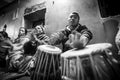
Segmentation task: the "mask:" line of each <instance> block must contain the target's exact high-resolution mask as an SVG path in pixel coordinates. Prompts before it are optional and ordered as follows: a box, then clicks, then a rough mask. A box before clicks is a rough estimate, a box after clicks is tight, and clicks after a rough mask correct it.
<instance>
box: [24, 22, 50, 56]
mask: <svg viewBox="0 0 120 80" xmlns="http://www.w3.org/2000/svg"><path fill="white" fill-rule="evenodd" d="M28 36H29V37H30V41H28V42H27V43H25V45H24V54H28V55H34V54H35V52H36V50H37V47H38V46H39V45H43V44H47V43H48V40H49V37H48V36H47V35H46V34H45V32H44V27H43V25H42V24H41V25H37V26H36V27H35V28H34V29H33V31H32V32H31V33H30V34H29V35H28Z"/></svg>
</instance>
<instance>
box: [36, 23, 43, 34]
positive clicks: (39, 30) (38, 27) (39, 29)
mask: <svg viewBox="0 0 120 80" xmlns="http://www.w3.org/2000/svg"><path fill="white" fill-rule="evenodd" d="M35 31H36V33H37V34H38V33H43V32H44V31H43V26H42V25H37V26H36V27H35Z"/></svg>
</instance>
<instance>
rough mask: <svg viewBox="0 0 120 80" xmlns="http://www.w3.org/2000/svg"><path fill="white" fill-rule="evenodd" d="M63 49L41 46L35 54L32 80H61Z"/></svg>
mask: <svg viewBox="0 0 120 80" xmlns="http://www.w3.org/2000/svg"><path fill="white" fill-rule="evenodd" d="M61 52H62V51H61V49H59V48H58V47H55V46H51V45H41V46H39V47H38V49H37V52H36V53H35V56H36V61H35V68H34V70H33V72H32V75H31V79H32V80H60V77H61V73H60V69H59V67H60V53H61Z"/></svg>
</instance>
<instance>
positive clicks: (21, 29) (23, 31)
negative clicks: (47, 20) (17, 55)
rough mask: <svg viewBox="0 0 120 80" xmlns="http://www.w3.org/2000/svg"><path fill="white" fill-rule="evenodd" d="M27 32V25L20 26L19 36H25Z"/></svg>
mask: <svg viewBox="0 0 120 80" xmlns="http://www.w3.org/2000/svg"><path fill="white" fill-rule="evenodd" d="M26 34H27V29H26V28H25V27H20V29H19V36H23V35H26Z"/></svg>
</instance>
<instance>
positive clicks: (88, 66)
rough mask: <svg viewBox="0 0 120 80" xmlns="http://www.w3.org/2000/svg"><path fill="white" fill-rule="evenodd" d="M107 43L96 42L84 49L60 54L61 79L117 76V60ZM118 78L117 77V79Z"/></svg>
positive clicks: (91, 79)
mask: <svg viewBox="0 0 120 80" xmlns="http://www.w3.org/2000/svg"><path fill="white" fill-rule="evenodd" d="M111 47H112V45H111V44H109V43H98V44H92V45H88V46H86V47H85V48H84V49H81V50H76V49H72V50H69V51H66V52H64V53H63V54H61V66H62V79H63V80H114V79H115V77H116V76H117V77H118V78H119V74H120V71H119V67H118V65H117V60H116V59H114V58H113V56H112V52H111V51H110V48H111ZM118 80H119V79H118Z"/></svg>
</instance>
